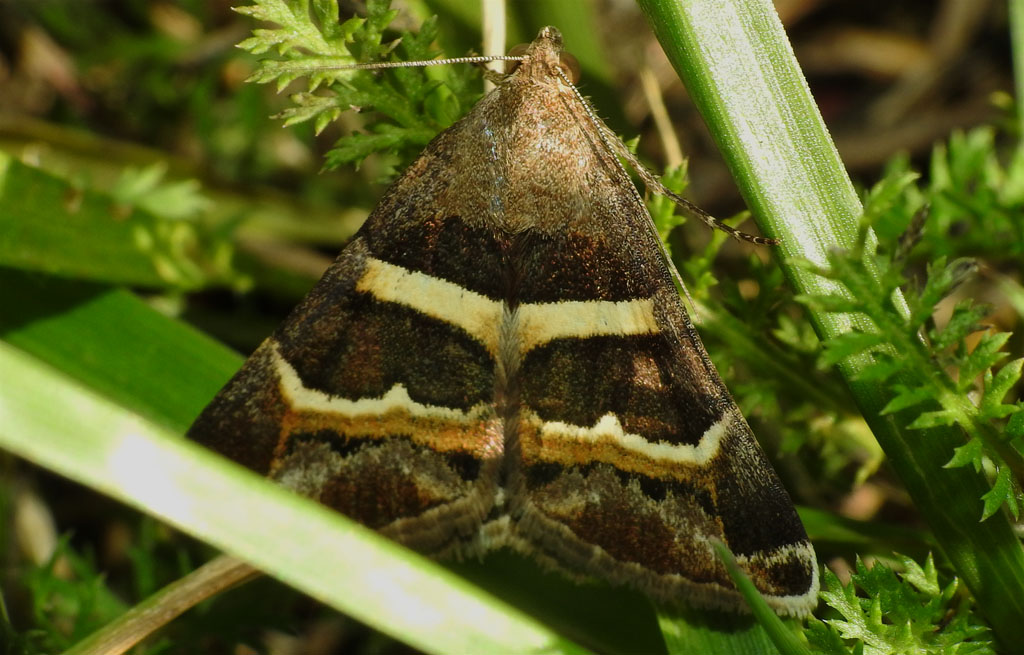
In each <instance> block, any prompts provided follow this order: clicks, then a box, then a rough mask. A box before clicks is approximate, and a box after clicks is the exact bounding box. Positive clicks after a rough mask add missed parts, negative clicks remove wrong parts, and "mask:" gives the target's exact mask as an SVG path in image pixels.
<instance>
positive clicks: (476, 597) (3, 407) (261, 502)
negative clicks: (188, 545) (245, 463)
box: [0, 342, 582, 653]
mask: <svg viewBox="0 0 1024 655" xmlns="http://www.w3.org/2000/svg"><path fill="white" fill-rule="evenodd" d="M0 370H3V371H4V376H5V379H8V380H17V381H18V384H16V385H7V386H6V387H5V389H4V390H3V393H2V394H0V447H3V448H4V449H6V450H9V451H10V452H12V453H15V454H17V455H18V456H21V457H24V458H26V459H29V460H31V461H33V462H35V463H37V464H39V465H41V466H45V467H46V468H49V469H51V470H54V471H56V472H58V473H60V474H62V475H65V476H67V477H69V478H71V479H74V480H77V481H78V482H81V483H83V484H86V485H88V486H90V487H92V488H94V489H97V490H99V491H101V492H103V493H105V494H108V495H110V496H112V497H114V498H117V499H118V500H121V501H122V502H125V503H127V504H129V505H132V506H134V507H137V508H139V509H141V510H143V511H146V512H148V513H150V514H153V515H155V516H158V517H160V518H161V519H163V520H164V521H167V522H168V523H170V524H172V525H175V526H177V527H180V528H181V529H184V530H186V531H188V532H189V533H191V534H193V535H196V536H197V537H199V538H201V539H203V540H205V541H207V542H209V543H211V544H214V545H215V546H217V547H219V548H222V549H223V550H225V551H227V552H230V553H233V554H235V555H237V556H239V557H240V558H242V559H244V560H246V561H249V562H251V563H252V564H253V565H255V566H257V567H259V568H261V569H262V570H264V571H267V572H269V573H271V574H272V575H274V576H275V577H278V578H280V579H281V580H283V581H285V582H287V583H288V584H291V585H293V586H295V587H296V588H298V589H301V590H303V591H305V592H306V593H308V594H310V595H311V596H313V597H315V598H318V599H321V600H323V601H324V602H326V603H328V604H330V605H332V606H334V607H336V608H338V609H339V610H341V611H343V612H346V613H347V614H349V615H351V616H353V617H356V618H358V619H360V620H361V621H363V622H365V623H366V624H368V625H370V626H373V627H375V628H377V629H379V630H382V631H384V632H387V633H388V634H391V635H393V636H394V637H396V638H398V639H401V640H402V641H405V642H406V643H409V644H411V645H413V646H415V647H416V648H419V649H420V650H423V651H425V652H431V653H452V652H513V651H514V652H552V653H571V652H582V651H581V649H580V648H579V647H577V646H575V645H574V644H572V643H570V642H568V641H567V640H565V639H563V638H561V637H559V636H557V635H556V634H554V633H553V632H552V631H551V630H550V629H548V628H546V627H544V626H542V625H540V624H538V623H537V622H536V621H535V620H533V619H531V618H529V617H527V616H525V615H523V614H522V613H520V612H519V611H518V610H515V609H514V608H512V607H509V606H507V605H505V604H504V603H502V602H501V601H498V600H496V599H494V598H493V597H491V596H490V595H489V594H487V593H486V592H483V591H481V590H479V589H478V588H475V587H473V586H472V585H471V584H469V583H468V582H466V581H465V580H463V579H461V578H459V577H457V576H455V575H453V574H452V573H450V572H448V571H447V570H445V569H444V568H443V567H440V566H438V565H437V564H434V563H433V562H430V561H429V560H426V559H423V558H422V557H419V556H418V555H416V554H414V553H412V552H410V551H408V550H406V549H403V548H401V547H399V546H397V545H396V544H394V543H392V542H390V541H388V540H386V539H384V538H382V537H380V536H378V535H376V534H375V533H373V532H372V531H370V530H368V529H366V528H363V527H362V526H360V525H358V524H355V523H353V522H352V521H349V520H347V519H345V518H344V517H342V516H340V515H338V514H337V513H335V512H331V511H330V510H328V509H326V508H324V507H322V506H321V505H319V504H317V503H314V502H312V501H310V500H308V499H305V498H301V497H299V496H297V495H295V494H294V493H292V492H290V491H287V490H285V489H282V488H280V487H278V486H277V485H274V484H272V483H270V482H268V481H267V480H264V479H262V478H260V477H259V476H256V475H254V474H253V473H251V472H249V471H247V470H244V469H242V468H241V467H239V466H237V465H235V464H233V463H231V462H228V461H226V460H224V459H223V458H221V457H218V456H216V455H214V454H213V453H210V452H209V451H207V450H205V449H203V448H200V447H198V446H196V445H194V444H192V443H190V442H188V441H185V440H183V439H180V438H178V437H176V436H175V435H173V434H171V433H169V432H167V431H165V430H163V429H161V428H159V427H158V426H156V425H153V424H152V423H149V422H147V421H145V420H144V419H142V418H141V417H139V416H138V415H137V414H134V413H132V412H130V411H127V410H125V409H124V408H123V407H120V406H119V405H117V404H115V403H113V402H111V401H109V400H107V399H106V398H103V397H102V396H100V395H98V394H96V393H95V392H93V391H91V390H89V389H87V388H84V387H82V386H81V385H80V384H79V383H77V382H75V381H74V380H72V379H71V378H69V377H67V376H66V375H64V374H62V373H60V372H59V371H56V370H54V369H53V368H51V367H49V366H48V365H46V364H43V363H42V362H40V361H39V360H38V359H35V358H34V357H32V356H30V355H28V354H26V353H24V352H23V351H21V350H19V349H17V348H15V347H14V346H11V345H10V344H7V343H3V342H0ZM257 517H258V518H257Z"/></svg>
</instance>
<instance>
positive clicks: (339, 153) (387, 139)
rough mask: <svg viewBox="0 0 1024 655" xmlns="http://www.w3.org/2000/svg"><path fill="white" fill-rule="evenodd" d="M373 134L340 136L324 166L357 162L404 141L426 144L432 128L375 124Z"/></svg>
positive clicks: (432, 133)
mask: <svg viewBox="0 0 1024 655" xmlns="http://www.w3.org/2000/svg"><path fill="white" fill-rule="evenodd" d="M375 129H376V130H377V131H376V132H375V133H374V134H351V135H349V136H345V137H342V138H341V139H339V140H338V142H337V143H336V144H335V146H334V148H332V149H331V151H330V152H329V153H328V156H327V163H326V164H325V165H324V166H325V168H327V169H331V168H335V167H337V166H341V165H344V164H351V163H358V162H361V161H362V160H363V159H366V157H368V156H370V155H372V154H373V153H375V152H381V151H387V150H389V149H392V148H396V147H398V146H399V145H403V144H406V143H422V144H424V145H425V144H427V143H429V142H430V139H432V138H433V137H434V132H433V131H432V130H425V129H419V130H417V129H407V128H401V127H396V126H393V125H387V124H381V125H377V126H375Z"/></svg>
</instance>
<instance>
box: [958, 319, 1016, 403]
mask: <svg viewBox="0 0 1024 655" xmlns="http://www.w3.org/2000/svg"><path fill="white" fill-rule="evenodd" d="M1009 338H1010V333H1009V332H996V333H995V334H986V335H985V336H983V337H982V338H981V339H979V340H978V343H977V345H976V346H975V347H974V350H972V351H971V353H970V354H969V355H967V356H966V357H964V358H963V359H962V360H961V363H960V379H959V381H958V383H957V386H958V388H959V389H960V390H961V391H963V390H965V389H968V388H969V387H970V386H971V385H972V384H974V379H975V378H976V377H978V376H979V375H981V374H982V373H984V372H985V371H987V370H988V369H990V368H992V367H993V366H995V364H996V363H998V362H999V360H1001V359H1004V358H1005V357H1007V355H1008V353H1006V352H1003V351H1001V350H1000V348H1002V347H1003V345H1005V344H1006V340H1007V339H1009Z"/></svg>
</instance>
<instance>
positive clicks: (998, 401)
mask: <svg viewBox="0 0 1024 655" xmlns="http://www.w3.org/2000/svg"><path fill="white" fill-rule="evenodd" d="M1022 366H1024V358H1021V359H1015V360H1013V361H1012V362H1007V363H1006V364H1004V365H1003V367H1002V368H1000V369H999V371H998V372H997V373H996V374H995V376H994V377H992V378H991V380H986V384H985V395H984V396H983V397H982V401H981V406H980V408H979V409H981V412H982V414H984V415H985V416H986V417H989V418H1003V417H1005V416H1008V415H1009V414H1011V413H1012V412H1014V411H1016V409H1015V406H1014V405H1004V404H1002V400H1003V398H1004V397H1006V394H1008V393H1009V392H1010V389H1011V388H1012V387H1013V385H1015V384H1017V381H1018V380H1020V376H1021V367H1022Z"/></svg>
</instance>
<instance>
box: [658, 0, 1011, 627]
mask: <svg viewBox="0 0 1024 655" xmlns="http://www.w3.org/2000/svg"><path fill="white" fill-rule="evenodd" d="M639 4H640V6H641V8H642V9H643V10H644V12H645V13H646V14H647V16H648V18H649V20H650V23H651V25H652V26H653V28H654V30H655V32H656V34H657V35H658V39H659V41H660V42H661V44H662V46H663V47H664V49H665V51H666V53H667V54H668V56H669V59H670V60H671V61H672V63H673V65H674V66H675V68H676V70H677V72H678V73H679V74H680V77H682V79H683V81H684V82H685V84H686V87H687V89H688V90H689V92H690V95H691V97H692V98H693V100H694V102H695V103H696V104H697V106H698V108H699V109H700V111H701V113H702V114H703V116H704V119H705V121H706V122H707V123H708V125H709V127H710V129H711V132H712V134H713V135H714V136H715V139H716V140H717V142H718V144H719V147H720V149H721V151H722V152H723V154H724V156H725V158H726V160H727V162H728V164H729V166H730V168H731V170H732V172H733V175H734V177H735V178H736V180H737V183H738V184H739V186H740V190H741V192H742V193H743V196H744V198H745V199H746V201H747V204H748V205H749V206H750V208H751V210H752V211H753V213H754V215H755V217H756V218H757V220H758V224H759V225H760V226H761V229H762V231H764V232H765V233H766V234H768V235H769V236H773V237H777V238H780V239H781V240H782V245H781V246H779V247H778V249H777V250H776V254H777V255H779V261H780V264H781V265H782V267H783V270H784V272H785V274H786V275H787V277H788V278H789V280H790V283H791V284H792V285H793V287H794V288H795V289H796V290H797V291H798V292H799V293H806V294H824V293H838V294H848V292H847V291H846V290H845V289H844V288H842V287H841V286H839V285H837V284H835V283H833V282H830V281H828V280H824V279H822V278H820V277H818V276H816V275H814V274H812V273H811V272H810V271H808V270H806V269H802V268H800V267H798V266H797V265H796V263H795V262H796V261H797V260H800V259H805V260H810V261H811V262H814V263H816V264H825V263H826V254H827V253H828V252H829V251H830V250H831V249H833V248H850V247H851V246H852V245H853V244H854V241H855V238H856V233H857V229H858V219H859V216H860V214H861V205H860V202H859V200H858V198H857V196H856V194H855V193H854V189H853V185H852V184H851V182H850V180H849V177H848V176H847V174H846V172H845V169H844V168H843V165H842V162H841V161H840V159H839V156H838V153H837V152H836V149H835V147H834V145H833V143H832V141H831V138H830V136H829V134H828V131H827V129H826V128H825V125H824V123H823V121H822V119H821V115H820V113H819V112H818V110H817V107H816V106H815V104H814V100H813V98H812V97H811V95H810V93H809V91H808V88H807V84H806V82H805V80H804V78H803V75H802V73H801V71H800V69H799V67H798V65H797V63H796V60H795V58H794V57H793V53H792V49H791V47H790V45H789V42H788V40H787V39H786V36H785V33H784V30H783V28H782V25H781V23H780V22H779V20H778V16H777V14H776V13H775V9H774V7H773V6H772V4H771V2H769V1H768V0H680V1H673V2H669V1H661V0H639ZM810 318H811V320H812V322H813V324H814V326H815V329H816V330H817V332H818V335H819V336H820V337H821V338H822V339H828V338H831V337H835V336H837V335H839V334H842V333H845V332H848V331H850V330H851V329H854V328H857V327H864V328H868V329H870V328H871V326H870V325H868V324H867V323H866V322H865V320H864V319H863V318H862V317H858V316H850V315H843V314H835V313H822V312H812V313H811V315H810ZM866 363H867V362H866V360H865V359H864V358H863V357H861V356H855V357H849V358H847V359H846V360H844V361H843V362H841V363H840V366H839V368H840V372H841V373H842V375H843V377H844V378H845V379H846V382H847V384H848V386H849V387H850V390H851V393H852V395H853V396H854V398H855V400H856V402H857V404H858V406H859V408H860V410H861V412H862V413H863V415H864V417H865V419H866V420H867V421H868V423H869V425H870V426H871V428H872V431H873V432H874V434H875V437H876V438H877V439H878V442H879V444H881V446H882V447H883V449H884V450H885V452H886V455H887V457H888V459H889V463H890V465H891V466H892V468H893V469H894V470H895V471H896V472H897V474H898V475H899V476H900V478H901V479H902V481H903V483H904V485H905V486H906V488H907V490H908V491H909V492H910V494H911V496H912V497H913V499H914V501H915V504H916V506H917V508H918V510H919V511H920V512H921V515H922V516H923V517H924V518H925V520H926V521H927V522H928V524H929V526H930V527H931V529H932V531H933V533H934V535H935V537H936V539H937V541H938V542H939V543H940V544H941V546H942V549H943V551H944V553H945V554H946V556H947V557H948V558H949V559H950V561H951V562H952V563H953V564H954V566H955V567H956V570H957V573H958V575H959V576H960V577H961V579H962V580H963V581H964V582H965V583H966V584H967V586H968V588H969V589H970V590H971V592H972V593H973V594H974V597H975V598H976V599H977V601H978V604H979V606H980V608H981V610H982V612H983V613H984V614H985V616H986V618H987V619H988V620H989V621H990V623H991V625H992V627H993V629H994V630H995V632H996V634H997V635H998V636H999V638H1000V639H1001V640H1002V641H1003V642H1004V644H1011V643H1015V642H1014V640H1016V639H1017V638H1018V633H1019V622H1020V617H1021V616H1024V551H1022V549H1021V546H1020V543H1019V541H1018V540H1017V538H1016V537H1015V535H1014V533H1013V531H1012V529H1011V526H1010V525H1009V523H1008V521H1007V520H1006V518H1005V517H1004V516H1002V515H996V516H993V517H992V518H990V519H989V520H987V521H984V522H982V523H978V517H979V516H981V513H982V503H981V500H980V498H981V496H982V494H984V493H985V492H986V491H987V485H986V483H985V481H984V480H983V479H982V478H981V477H980V476H979V475H976V474H975V473H973V472H972V471H970V470H968V469H966V468H959V469H943V465H944V464H945V463H946V462H947V461H948V460H949V458H950V457H951V456H952V453H953V449H954V447H956V446H959V445H962V444H963V435H962V434H961V433H960V432H959V431H958V430H953V429H948V428H932V429H927V430H906V428H905V426H906V425H908V424H909V423H910V421H911V420H913V418H915V414H914V412H912V411H911V412H909V413H908V412H902V413H897V414H895V415H888V416H882V415H881V409H882V408H883V407H885V405H886V403H888V402H889V400H891V396H892V394H891V392H890V391H889V390H888V389H886V388H882V387H880V386H879V385H877V384H873V383H864V382H858V381H857V379H856V378H857V374H858V372H859V371H860V370H861V369H862V368H863V367H864V365H865V364H866Z"/></svg>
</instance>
